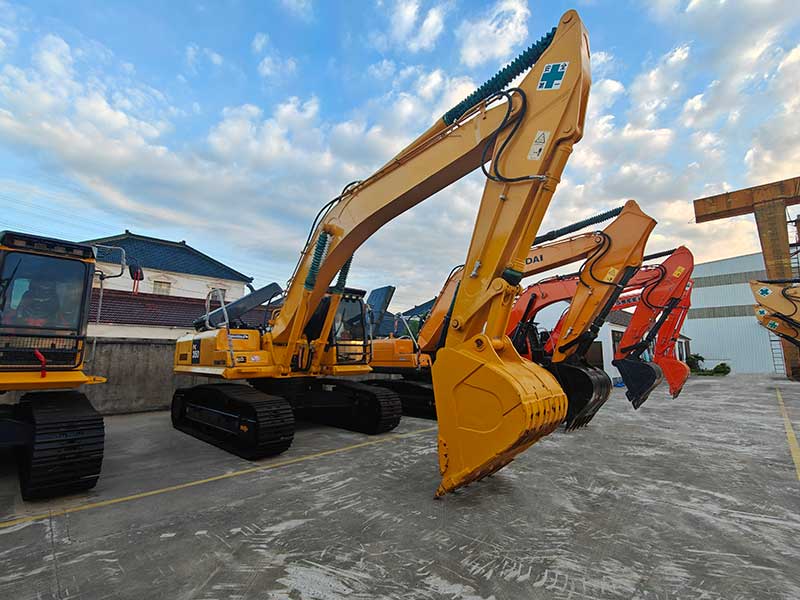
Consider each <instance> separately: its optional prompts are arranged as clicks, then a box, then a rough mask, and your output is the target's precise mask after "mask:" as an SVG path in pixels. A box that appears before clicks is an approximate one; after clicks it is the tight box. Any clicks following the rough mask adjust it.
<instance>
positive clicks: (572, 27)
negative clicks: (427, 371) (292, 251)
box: [175, 11, 591, 495]
mask: <svg viewBox="0 0 800 600" xmlns="http://www.w3.org/2000/svg"><path fill="white" fill-rule="evenodd" d="M537 56H538V59H537V60H535V64H533V66H532V67H531V68H530V70H529V71H528V72H527V73H526V74H525V76H524V78H523V79H522V81H521V82H520V83H519V84H518V87H517V88H513V89H512V90H509V91H507V92H503V93H501V94H500V95H498V94H494V93H492V94H487V95H486V96H483V99H478V100H476V101H475V102H474V104H472V106H471V107H465V108H464V109H463V111H462V110H461V105H459V106H458V107H455V109H458V113H457V114H456V115H455V116H454V117H452V118H443V119H441V120H439V121H437V122H436V123H435V124H434V125H433V126H432V127H431V128H429V129H428V130H427V131H426V132H425V133H423V134H422V135H421V136H420V137H419V138H417V139H416V140H415V141H414V142H412V143H411V144H409V145H408V146H407V147H406V148H405V149H404V150H402V151H401V152H400V153H398V154H397V155H396V156H395V157H393V158H392V159H391V160H390V161H389V162H388V163H387V164H386V165H384V166H383V167H381V168H380V169H379V170H378V171H377V172H376V173H374V174H373V175H372V176H370V177H369V178H367V179H365V180H363V181H361V182H358V183H355V184H353V185H351V186H348V187H347V188H346V189H345V191H344V192H343V193H342V195H341V196H340V197H339V198H337V199H335V201H334V202H332V203H331V204H330V205H329V206H328V207H326V209H324V210H323V211H322V212H321V215H320V219H319V223H318V225H317V226H316V228H315V229H314V231H313V232H312V234H311V236H310V238H309V242H308V244H307V245H306V247H305V249H304V250H303V253H302V256H301V259H300V261H299V263H298V265H297V267H296V269H295V272H294V274H293V275H292V277H291V279H290V285H289V287H288V289H287V290H286V292H285V294H284V297H283V303H282V306H281V308H280V311H279V312H278V313H277V314H276V315H274V317H273V319H272V320H271V321H270V327H269V330H268V331H267V332H266V333H263V334H261V335H259V336H258V339H251V338H250V337H248V338H247V339H244V338H243V339H241V340H236V339H231V338H233V337H234V336H235V335H236V334H239V333H241V332H240V331H238V330H235V329H231V330H230V331H228V330H227V329H220V330H217V331H211V332H203V333H198V334H192V335H189V336H186V337H184V338H182V339H181V340H179V341H178V344H177V348H176V353H175V370H176V372H180V373H194V374H201V375H211V376H214V377H221V378H225V379H244V378H246V379H251V380H252V379H254V378H259V377H272V378H274V377H281V378H288V377H295V376H298V377H299V376H302V377H309V376H316V375H346V374H358V373H365V372H369V370H370V367H369V366H368V365H367V364H366V361H364V362H363V364H357V363H355V362H351V363H349V364H345V365H340V364H338V363H339V360H340V356H341V353H337V352H336V351H334V350H333V349H327V347H328V346H329V339H330V332H331V326H332V325H333V320H334V314H335V312H336V306H337V304H338V298H339V297H340V292H339V291H338V289H337V288H338V286H333V287H331V284H332V282H333V280H334V278H335V277H336V275H337V273H338V274H339V277H340V279H341V278H342V272H346V270H347V269H348V268H349V262H350V260H351V258H352V256H353V253H354V252H355V251H356V249H357V248H359V247H360V246H361V244H363V243H364V242H365V241H366V240H367V239H368V238H369V237H370V236H371V235H373V234H374V233H375V232H376V231H377V230H378V229H379V228H380V227H381V226H383V225H384V224H385V223H387V222H389V221H390V220H391V219H393V218H395V217H396V216H398V215H400V214H401V213H403V212H404V211H406V210H408V209H410V208H412V207H413V206H415V205H417V204H419V203H420V202H422V201H424V200H425V199H427V198H429V197H430V196H432V195H433V194H435V193H436V192H438V191H439V190H441V189H443V188H445V187H447V186H448V185H450V184H451V183H453V182H455V181H457V180H458V179H460V178H462V177H464V176H465V175H467V174H468V173H470V172H472V171H474V170H476V169H478V168H481V166H482V165H484V166H485V164H487V163H488V164H489V169H491V171H486V174H487V181H486V185H485V189H484V193H483V197H482V200H481V205H480V208H479V211H478V217H477V221H476V223H475V228H474V231H473V236H472V241H471V243H470V247H469V251H468V254H467V259H466V261H465V264H466V267H465V276H464V277H463V278H462V281H461V284H460V285H459V289H458V292H457V294H456V296H455V300H454V302H453V312H452V315H453V318H452V319H451V320H450V322H449V329H448V333H447V336H446V342H445V346H444V347H443V348H441V349H440V350H439V351H438V354H437V359H436V361H435V363H434V364H433V367H432V376H433V386H434V393H435V396H436V410H437V417H438V424H439V453H440V460H439V463H440V470H441V474H442V480H441V484H440V486H439V488H438V490H437V495H442V494H444V493H447V492H449V491H451V490H453V489H455V488H457V487H460V486H462V485H466V484H468V483H469V482H471V481H474V480H476V479H480V478H481V477H483V476H485V475H487V474H489V473H491V472H494V471H496V470H497V469H499V468H501V467H502V466H504V465H505V464H507V463H508V462H510V461H511V460H512V459H513V458H514V457H515V456H516V455H517V454H519V452H521V451H523V450H524V449H525V448H527V447H528V446H530V445H531V444H533V443H534V442H535V441H537V440H538V439H540V438H541V437H542V436H544V435H547V434H548V433H550V432H552V431H553V430H554V429H555V428H556V427H557V426H558V424H559V423H560V422H561V421H562V420H563V418H564V416H565V414H566V408H567V406H566V396H565V394H564V392H563V390H562V389H561V388H560V386H559V385H558V383H557V382H556V380H555V379H554V378H553V377H552V376H551V375H550V374H549V373H548V372H547V371H546V370H545V369H544V368H543V367H540V366H538V365H535V364H533V363H530V362H527V361H523V359H522V358H520V356H519V355H518V354H517V352H516V350H515V349H514V347H513V345H512V343H511V340H510V339H509V338H508V337H507V336H506V334H505V331H506V326H507V323H508V318H509V313H510V310H511V305H512V303H513V300H514V297H515V296H516V294H517V293H518V292H519V290H520V288H519V281H520V279H521V277H522V273H523V271H524V268H525V259H526V257H527V256H528V253H529V250H530V247H531V245H532V243H533V240H534V239H535V237H536V233H537V231H538V229H539V227H540V225H541V222H542V219H543V218H544V215H545V212H546V210H547V208H548V206H549V204H550V200H551V198H552V196H553V193H554V192H555V190H556V187H557V184H558V182H559V180H560V177H561V173H562V171H563V170H564V167H565V166H566V163H567V160H568V158H569V155H570V153H571V152H572V147H573V145H574V144H575V143H576V142H578V141H579V140H580V139H581V137H582V135H583V125H584V120H585V116H586V109H587V102H588V97H589V88H590V86H591V74H590V57H589V37H588V33H587V32H586V29H585V27H584V25H583V23H582V21H581V19H580V17H579V16H578V14H577V13H576V12H575V11H568V12H567V13H565V14H564V15H563V16H562V17H561V20H560V22H559V24H558V27H557V29H556V30H555V32H554V34H553V35H552V38H551V39H549V40H548V44H546V45H542V46H541V53H540V54H537ZM455 109H454V110H455ZM326 296H328V297H330V304H329V306H328V308H327V317H326V318H325V322H324V326H323V327H322V328H321V331H320V332H319V333H318V334H315V335H316V336H317V337H315V339H308V337H307V335H306V333H305V332H306V331H307V325H308V323H309V319H310V318H311V316H312V315H313V314H314V313H315V311H316V310H317V309H318V307H319V306H320V303H321V302H322V301H323V298H325V297H326ZM229 341H230V345H229ZM237 343H238V344H241V345H237ZM193 357H194V358H193ZM256 357H257V358H256ZM298 364H300V365H304V366H307V368H304V369H303V370H299V369H298V368H297V366H296V365H298Z"/></svg>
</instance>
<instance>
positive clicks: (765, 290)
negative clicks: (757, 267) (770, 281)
mask: <svg viewBox="0 0 800 600" xmlns="http://www.w3.org/2000/svg"><path fill="white" fill-rule="evenodd" d="M771 293H772V290H771V289H769V288H768V287H762V288H758V295H759V296H769V295H770V294H771Z"/></svg>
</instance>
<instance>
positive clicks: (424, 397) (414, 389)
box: [369, 379, 436, 421]
mask: <svg viewBox="0 0 800 600" xmlns="http://www.w3.org/2000/svg"><path fill="white" fill-rule="evenodd" d="M369 383H370V385H373V386H377V387H382V388H385V389H387V390H392V391H393V392H395V393H396V394H397V395H398V396H400V402H401V403H402V405H403V415H405V416H407V417H418V418H420V419H433V420H434V421H435V420H436V401H435V400H434V396H433V384H432V383H425V382H422V381H408V380H407V379H371V380H370V382H369Z"/></svg>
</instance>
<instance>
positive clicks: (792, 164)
mask: <svg viewBox="0 0 800 600" xmlns="http://www.w3.org/2000/svg"><path fill="white" fill-rule="evenodd" d="M798 81H800V45H797V46H795V47H794V48H792V50H791V51H790V52H788V53H787V54H786V56H785V57H784V59H783V60H782V61H781V62H780V64H779V66H778V69H777V72H776V74H775V77H774V78H773V79H772V81H771V82H770V85H769V88H768V90H767V93H768V94H769V95H770V97H772V98H774V99H775V100H776V101H777V103H778V107H777V110H776V111H775V112H774V113H773V114H772V115H770V116H769V118H767V119H766V120H765V121H764V122H763V123H762V124H761V125H760V126H759V127H758V129H757V130H756V131H755V134H754V136H753V140H752V143H751V146H750V148H749V149H748V150H747V153H746V154H745V157H744V162H745V165H746V167H747V170H748V179H749V180H750V181H751V182H752V183H763V182H767V181H775V180H778V179H786V178H789V177H797V175H798V165H800V119H798V112H799V110H798V109H800V98H798V95H797V82H798Z"/></svg>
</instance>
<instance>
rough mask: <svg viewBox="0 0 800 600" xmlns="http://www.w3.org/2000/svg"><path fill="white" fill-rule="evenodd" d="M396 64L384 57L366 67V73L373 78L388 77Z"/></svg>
mask: <svg viewBox="0 0 800 600" xmlns="http://www.w3.org/2000/svg"><path fill="white" fill-rule="evenodd" d="M395 70H396V66H395V64H394V62H393V61H391V60H389V59H386V58H384V59H383V60H382V61H380V62H377V63H374V64H371V65H370V66H369V67H367V75H369V76H370V77H374V78H375V79H388V78H389V77H391V76H392V75H394V73H395Z"/></svg>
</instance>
